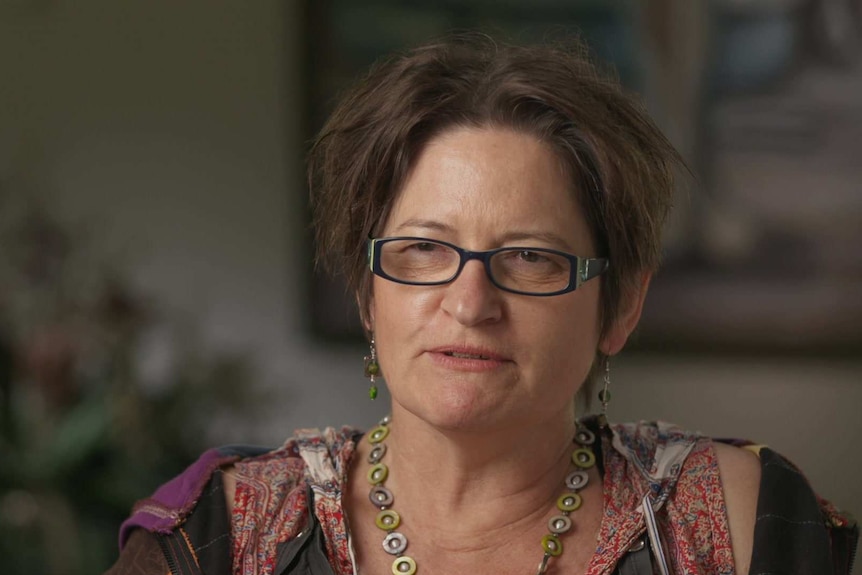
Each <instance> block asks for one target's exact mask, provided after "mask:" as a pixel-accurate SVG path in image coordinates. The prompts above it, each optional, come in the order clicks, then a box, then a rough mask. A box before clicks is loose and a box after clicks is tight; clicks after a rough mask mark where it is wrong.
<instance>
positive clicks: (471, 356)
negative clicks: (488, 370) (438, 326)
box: [443, 351, 491, 359]
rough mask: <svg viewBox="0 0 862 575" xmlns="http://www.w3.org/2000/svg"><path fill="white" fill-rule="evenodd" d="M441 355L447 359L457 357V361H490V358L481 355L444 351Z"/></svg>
mask: <svg viewBox="0 0 862 575" xmlns="http://www.w3.org/2000/svg"><path fill="white" fill-rule="evenodd" d="M443 353H444V355H448V356H449V357H457V358H459V359H491V358H490V357H488V356H486V355H481V354H472V353H458V352H457V351H444V352H443Z"/></svg>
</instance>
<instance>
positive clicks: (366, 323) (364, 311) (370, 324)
mask: <svg viewBox="0 0 862 575" xmlns="http://www.w3.org/2000/svg"><path fill="white" fill-rule="evenodd" d="M356 307H357V308H358V309H359V320H360V321H361V322H362V327H364V328H365V333H366V334H370V333H372V332H373V331H374V295H371V296H369V298H368V307H367V308H366V307H364V306H363V305H362V299H361V298H360V297H359V294H358V293H357V294H356Z"/></svg>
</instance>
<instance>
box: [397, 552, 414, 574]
mask: <svg viewBox="0 0 862 575" xmlns="http://www.w3.org/2000/svg"><path fill="white" fill-rule="evenodd" d="M414 573H416V561H414V560H413V558H412V557H408V556H407V555H402V556H401V557H399V558H397V559H396V560H395V561H393V562H392V575H413V574H414Z"/></svg>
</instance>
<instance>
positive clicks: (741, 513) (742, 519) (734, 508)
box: [713, 442, 761, 573]
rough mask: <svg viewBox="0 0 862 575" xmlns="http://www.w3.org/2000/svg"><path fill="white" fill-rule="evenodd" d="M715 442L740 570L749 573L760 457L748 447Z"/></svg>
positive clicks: (737, 568) (731, 536)
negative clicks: (743, 447)
mask: <svg viewBox="0 0 862 575" xmlns="http://www.w3.org/2000/svg"><path fill="white" fill-rule="evenodd" d="M713 445H714V448H715V455H716V459H717V460H718V469H719V475H720V476H721V485H722V490H723V492H724V502H725V505H726V507H727V522H728V526H729V528H730V540H731V545H732V547H733V556H734V560H735V563H736V571H737V572H738V573H748V568H749V564H750V562H751V555H752V550H753V545H754V526H755V523H756V521H757V498H758V493H759V492H760V476H761V471H760V459H759V458H758V457H757V455H755V454H754V453H752V452H751V451H749V450H747V449H742V448H739V447H735V446H733V445H728V444H726V443H720V442H715V443H714V444H713Z"/></svg>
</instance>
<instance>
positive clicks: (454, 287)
mask: <svg viewBox="0 0 862 575" xmlns="http://www.w3.org/2000/svg"><path fill="white" fill-rule="evenodd" d="M443 289H444V290H445V293H444V295H443V302H442V304H441V306H442V308H443V311H445V312H446V313H447V314H449V315H450V316H452V317H453V318H455V320H456V321H457V322H458V323H460V324H461V325H464V326H468V327H470V326H475V325H480V324H483V323H493V322H496V321H499V320H500V318H501V317H502V316H503V302H502V293H503V292H502V291H501V290H500V289H498V288H497V287H496V286H495V285H494V284H492V283H491V279H490V278H489V277H488V274H487V273H486V272H485V266H484V264H483V263H482V261H481V260H470V261H468V262H466V263H465V264H464V267H463V269H462V270H461V273H460V274H459V275H458V277H457V278H455V279H454V280H453V281H452V283H450V284H448V285H446V286H445V287H444V288H443Z"/></svg>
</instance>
